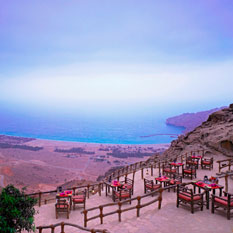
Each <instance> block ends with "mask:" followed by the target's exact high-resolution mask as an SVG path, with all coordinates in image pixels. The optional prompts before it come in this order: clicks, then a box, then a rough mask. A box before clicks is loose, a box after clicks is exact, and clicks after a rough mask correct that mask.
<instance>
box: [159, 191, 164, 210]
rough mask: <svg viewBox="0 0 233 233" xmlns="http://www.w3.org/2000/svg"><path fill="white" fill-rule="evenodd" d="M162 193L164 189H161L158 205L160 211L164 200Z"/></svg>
mask: <svg viewBox="0 0 233 233" xmlns="http://www.w3.org/2000/svg"><path fill="white" fill-rule="evenodd" d="M162 192H163V189H160V190H159V198H158V199H159V205H158V208H159V210H160V209H161V206H162V200H163V198H162Z"/></svg>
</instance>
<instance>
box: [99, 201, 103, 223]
mask: <svg viewBox="0 0 233 233" xmlns="http://www.w3.org/2000/svg"><path fill="white" fill-rule="evenodd" d="M99 209H100V224H103V206H101V205H100V206H99Z"/></svg>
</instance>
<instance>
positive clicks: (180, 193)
mask: <svg viewBox="0 0 233 233" xmlns="http://www.w3.org/2000/svg"><path fill="white" fill-rule="evenodd" d="M203 195H204V192H203V193H199V194H193V190H192V189H188V188H187V187H185V186H177V203H176V206H177V208H179V205H180V203H182V204H188V205H190V207H191V213H192V214H193V213H194V206H195V205H197V206H199V207H200V209H201V211H202V210H203V204H204V201H203Z"/></svg>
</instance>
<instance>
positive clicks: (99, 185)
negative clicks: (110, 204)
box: [98, 183, 101, 196]
mask: <svg viewBox="0 0 233 233" xmlns="http://www.w3.org/2000/svg"><path fill="white" fill-rule="evenodd" d="M98 191H99V196H101V183H99V184H98Z"/></svg>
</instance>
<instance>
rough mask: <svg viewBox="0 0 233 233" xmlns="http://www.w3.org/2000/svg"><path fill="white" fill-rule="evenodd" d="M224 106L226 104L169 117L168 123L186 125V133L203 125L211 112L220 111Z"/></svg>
mask: <svg viewBox="0 0 233 233" xmlns="http://www.w3.org/2000/svg"><path fill="white" fill-rule="evenodd" d="M223 108H226V106H225V107H221V108H214V109H211V110H208V111H201V112H196V113H184V114H181V115H178V116H174V117H170V118H168V119H167V120H166V124H168V125H174V126H182V127H184V128H185V130H184V131H183V133H184V134H185V133H188V132H190V131H192V130H194V129H195V128H196V127H197V126H199V125H201V124H202V122H204V121H206V120H207V119H208V117H209V115H210V114H211V113H213V112H216V111H219V110H221V109H223Z"/></svg>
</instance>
